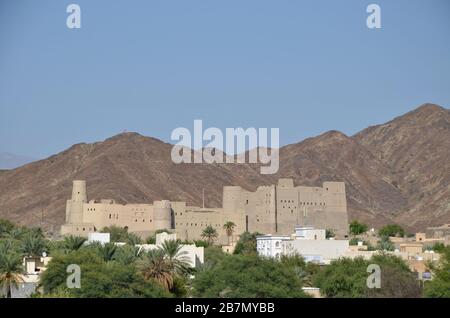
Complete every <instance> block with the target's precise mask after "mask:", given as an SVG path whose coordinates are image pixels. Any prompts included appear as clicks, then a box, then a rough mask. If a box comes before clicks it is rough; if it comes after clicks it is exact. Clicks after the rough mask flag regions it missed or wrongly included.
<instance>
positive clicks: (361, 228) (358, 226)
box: [349, 220, 368, 235]
mask: <svg viewBox="0 0 450 318" xmlns="http://www.w3.org/2000/svg"><path fill="white" fill-rule="evenodd" d="M367 229H368V227H367V225H366V224H364V223H359V222H358V221H356V220H354V221H352V222H351V223H350V225H349V232H350V234H351V235H359V234H364V233H366V232H367Z"/></svg>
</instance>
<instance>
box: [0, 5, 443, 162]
mask: <svg viewBox="0 0 450 318" xmlns="http://www.w3.org/2000/svg"><path fill="white" fill-rule="evenodd" d="M71 3H76V4H78V5H79V6H80V8H81V28H80V29H69V28H68V27H67V25H66V19H67V17H68V15H69V14H68V13H66V8H67V6H68V5H69V4H71ZM370 3H376V4H378V5H379V6H380V8H381V29H369V28H368V27H367V26H366V19H367V16H368V15H369V13H367V12H366V8H367V6H368V5H369V4H370ZM449 16H450V1H447V0H431V1H430V0H396V1H381V0H372V1H361V0H345V1H344V0H342V1H336V0H329V1H320V0H319V1H318V0H311V1H300V0H297V1H294V0H289V1H288V0H276V1H275V0H270V1H268V0H244V1H242V0H226V1H225V0H222V1H220V0H216V1H207V0H201V1H200V0H179V1H178V0H177V1H176V0H164V1H163V0H161V1H155V0H145V1H144V0H133V1H130V0H128V1H124V0H119V1H118V0H115V1H112V0H110V1H106V0H95V1H92V0H71V1H64V0H58V1H52V0H48V1H47V0H41V1H35V0H29V1H22V0H0V152H10V153H15V154H21V155H27V156H31V157H34V158H45V157H48V156H50V155H52V154H55V153H58V152H60V151H62V150H64V149H66V148H68V147H70V146H71V145H73V144H75V143H79V142H94V141H101V140H104V139H106V138H109V137H111V136H113V135H115V134H118V133H120V132H123V131H125V130H126V131H135V132H138V133H140V134H143V135H146V136H152V137H156V138H159V139H162V140H164V141H166V142H170V141H171V140H170V135H171V132H172V131H173V130H174V129H175V128H177V127H186V128H189V129H191V130H192V129H193V121H194V119H202V120H203V126H204V127H205V128H207V127H219V128H221V129H225V128H226V127H230V128H233V127H244V128H248V127H256V128H279V129H280V143H281V145H286V144H290V143H295V142H298V141H301V140H302V139H304V138H307V137H311V136H315V135H318V134H321V133H323V132H325V131H328V130H339V131H342V132H344V133H345V134H347V135H352V134H354V133H356V132H358V131H359V130H361V129H363V128H365V127H367V126H369V125H375V124H379V123H383V122H386V121H388V120H391V119H392V118H394V117H395V116H399V115H402V114H403V113H406V112H408V111H410V110H412V109H414V108H416V107H418V106H419V105H421V104H423V103H426V102H431V103H436V104H439V105H441V106H444V107H447V108H449V106H450V19H449Z"/></svg>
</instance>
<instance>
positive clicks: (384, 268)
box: [313, 254, 422, 298]
mask: <svg viewBox="0 0 450 318" xmlns="http://www.w3.org/2000/svg"><path fill="white" fill-rule="evenodd" d="M370 264H377V265H379V266H380V269H381V288H373V289H370V288H368V287H367V278H368V275H369V274H370V273H368V272H367V268H368V266H369V265H370ZM313 282H314V285H315V286H318V287H320V290H321V293H322V294H323V295H325V296H326V297H350V298H361V297H400V298H405V297H420V296H421V292H422V291H421V287H420V285H419V283H418V281H417V278H416V275H414V273H412V272H411V271H410V270H409V268H408V266H407V265H406V264H405V263H404V262H403V260H401V259H400V258H398V257H395V256H390V255H385V254H381V255H376V256H374V257H372V259H370V260H368V261H367V260H364V259H362V258H356V259H347V258H344V259H340V260H337V261H333V262H331V264H330V265H328V266H325V267H323V268H321V270H320V271H319V272H318V273H317V274H316V275H315V277H314V279H313Z"/></svg>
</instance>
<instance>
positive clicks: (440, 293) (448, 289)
mask: <svg viewBox="0 0 450 318" xmlns="http://www.w3.org/2000/svg"><path fill="white" fill-rule="evenodd" d="M440 253H441V259H440V262H439V264H438V265H437V266H433V267H432V269H431V270H432V273H433V279H432V280H431V281H427V282H425V291H424V294H425V296H426V297H433V298H450V246H446V247H445V248H442V247H441V248H440Z"/></svg>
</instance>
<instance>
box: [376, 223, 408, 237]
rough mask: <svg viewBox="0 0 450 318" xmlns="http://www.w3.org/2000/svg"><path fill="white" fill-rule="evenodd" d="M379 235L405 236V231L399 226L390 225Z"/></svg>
mask: <svg viewBox="0 0 450 318" xmlns="http://www.w3.org/2000/svg"><path fill="white" fill-rule="evenodd" d="M378 235H379V236H381V237H383V236H388V237H389V236H399V237H403V236H405V230H404V229H403V228H402V227H401V226H400V225H398V224H388V225H386V226H384V227H382V228H381V229H380V230H379V231H378Z"/></svg>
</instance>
